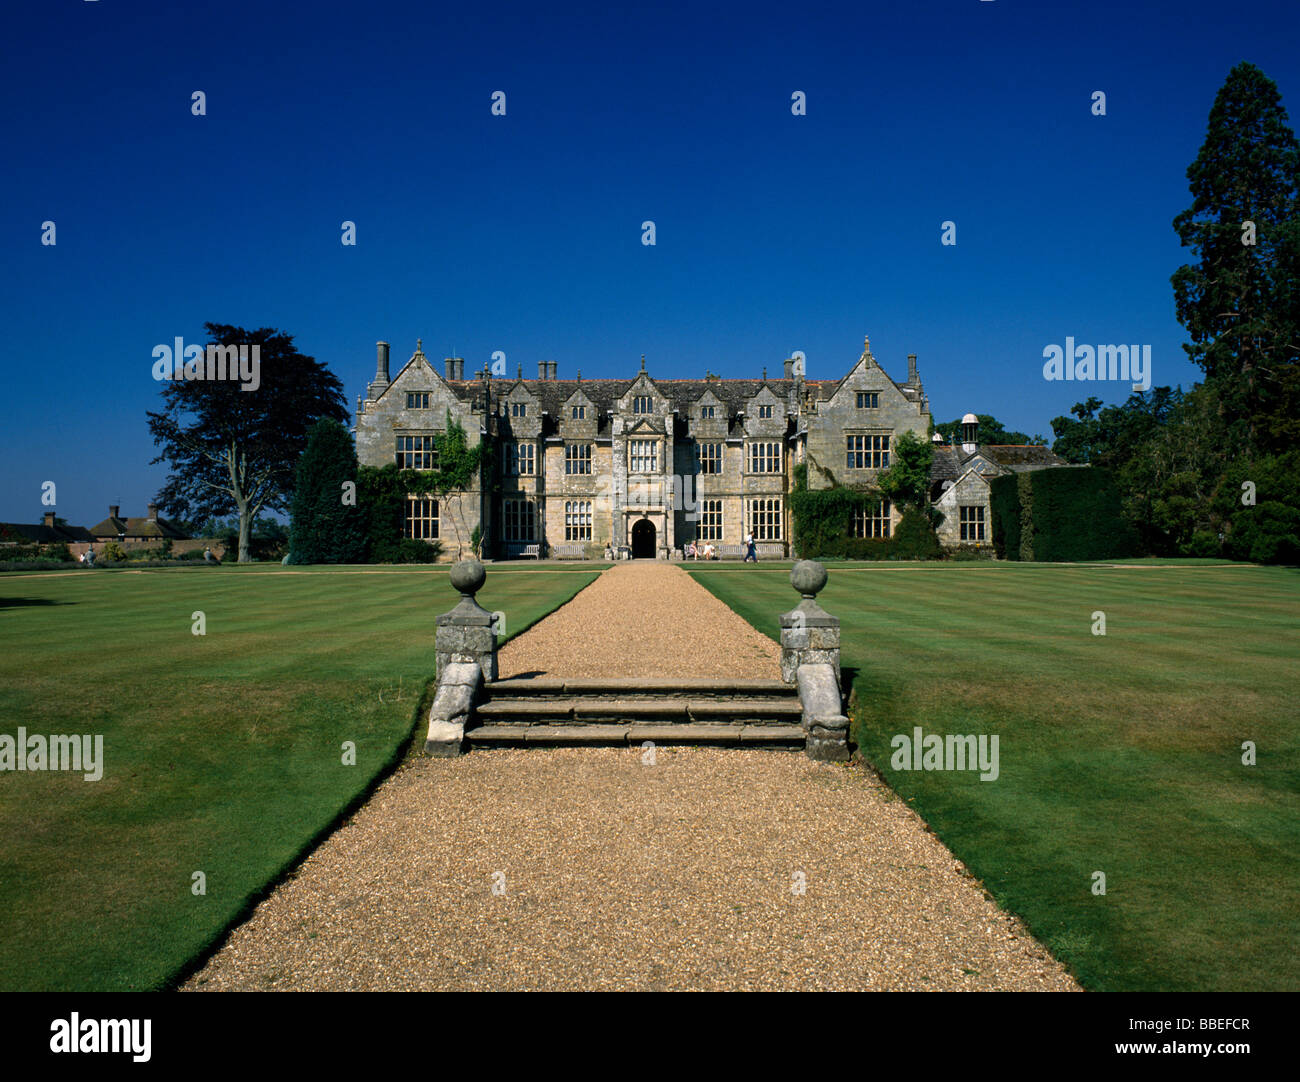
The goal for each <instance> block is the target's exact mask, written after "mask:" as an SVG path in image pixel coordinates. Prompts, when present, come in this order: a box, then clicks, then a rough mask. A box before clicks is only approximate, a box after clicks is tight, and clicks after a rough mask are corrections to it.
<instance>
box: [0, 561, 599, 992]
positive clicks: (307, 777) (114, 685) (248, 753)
mask: <svg viewBox="0 0 1300 1082" xmlns="http://www.w3.org/2000/svg"><path fill="white" fill-rule="evenodd" d="M446 572H447V569H446V567H441V568H433V567H390V568H319V569H318V568H284V569H281V568H279V567H277V566H275V565H269V566H251V567H230V566H224V567H215V568H209V567H195V568H186V569H175V570H173V569H160V570H150V571H135V572H133V571H112V572H109V571H90V570H77V571H71V572H66V573H60V572H53V573H51V572H38V573H33V574H25V573H15V574H9V575H3V576H0V734H4V733H7V734H9V735H10V736H16V735H17V731H18V728H19V726H23V727H25V728H26V729H27V731H28V733H29V734H30V733H43V734H46V735H48V734H72V733H99V734H103V736H104V758H105V762H106V766H105V770H104V777H103V779H102V780H100V781H97V782H87V781H84V780H83V779H82V776H81V775H80V774H75V775H69V774H66V773H53V772H45V773H35V772H28V773H17V772H9V771H5V772H3V773H0V837H3V838H4V845H3V849H0V989H4V990H15V989H65V990H70V989H77V990H83V989H84V990H90V989H94V990H120V989H145V988H156V987H159V986H160V985H163V984H165V983H166V982H167V981H168V980H169V979H171V978H172V977H173V976H174V975H175V973H176V972H177V970H178V969H179V968H180V967H181V966H182V965H184V964H185V963H186V962H187V961H188V960H189V959H191V958H193V957H194V956H195V955H196V954H197V953H198V952H199V951H201V950H202V949H203V948H204V946H205V945H206V944H208V943H210V942H211V941H212V940H213V938H214V937H215V936H218V935H219V934H220V933H221V932H222V930H223V929H224V928H225V927H227V925H228V924H229V923H230V922H231V921H232V920H233V919H234V918H235V917H236V916H237V915H238V914H239V913H240V912H241V910H243V909H244V908H245V906H246V905H248V904H249V903H250V902H251V901H253V900H255V898H256V896H257V894H258V892H259V891H260V890H261V889H262V888H263V887H264V886H265V885H266V884H267V883H268V882H270V881H272V880H273V879H274V878H275V877H276V876H277V875H278V874H279V873H280V872H281V871H282V870H283V869H284V868H285V867H286V866H287V865H289V864H291V863H292V862H293V861H294V860H295V859H296V857H297V856H298V855H299V854H300V853H301V852H302V851H303V850H304V849H305V848H306V847H309V846H310V844H311V842H312V839H313V838H314V837H315V836H317V834H318V833H319V832H320V831H322V830H324V829H326V828H327V827H329V826H330V824H331V823H332V822H333V821H334V820H335V819H336V817H337V816H338V815H339V813H340V812H341V811H342V810H343V809H345V808H346V807H348V806H349V804H350V803H351V802H352V801H353V800H355V799H356V798H357V797H358V796H360V795H361V794H363V793H365V792H366V791H367V789H368V788H369V786H370V785H371V783H372V782H373V781H374V779H375V778H376V776H377V775H379V774H380V773H381V772H382V771H383V770H384V768H385V767H386V766H387V765H388V764H389V763H390V762H392V761H393V760H394V758H395V756H398V755H399V754H400V752H401V750H402V748H403V746H404V745H405V744H406V742H407V740H408V738H409V737H410V735H411V732H412V726H413V724H414V723H415V721H416V707H417V704H418V702H419V700H420V698H421V695H422V694H423V692H424V690H425V686H426V683H427V682H428V681H429V680H430V679H432V677H433V670H434V627H435V625H434V618H435V617H436V616H437V615H438V613H440V612H445V611H446V610H447V609H449V608H451V606H452V605H453V604H454V603H455V601H456V600H457V598H458V595H457V594H456V593H455V591H454V590H452V588H451V586H450V584H449V583H448V581H447V573H446ZM594 577H595V575H594V572H593V571H592V570H590V569H589V567H582V568H573V569H569V570H561V569H558V568H556V569H550V568H541V569H536V570H529V571H527V572H526V573H523V574H518V573H511V571H510V569H509V568H504V567H503V568H500V569H496V568H492V567H490V568H489V570H488V579H487V584H486V586H485V587H484V588H483V590H482V591H481V592H480V594H479V601H480V603H481V604H483V605H484V607H486V608H488V609H492V610H495V609H500V610H502V611H504V612H505V613H506V617H507V626H506V630H507V632H508V633H509V634H510V635H512V636H513V635H515V634H518V633H519V632H520V631H522V630H524V628H526V627H527V626H528V625H529V624H531V623H533V622H535V621H536V620H538V619H540V618H541V617H542V616H544V615H545V614H546V613H547V612H550V611H551V610H552V609H554V608H556V607H557V606H558V605H560V604H563V603H564V602H565V601H567V600H568V599H569V598H570V597H572V596H573V594H575V593H577V591H578V590H580V589H581V588H582V587H583V586H585V585H586V584H587V583H589V582H590V581H591V580H592V579H593V578H594ZM196 611H201V612H202V613H203V614H204V617H205V619H206V634H205V635H204V636H202V637H200V636H196V635H194V634H192V631H191V629H192V626H193V614H194V613H195V612H196ZM345 741H353V742H354V743H355V745H356V765H355V766H344V765H343V763H342V756H343V752H342V745H343V743H344V742H345ZM195 871H202V872H204V873H205V875H206V878H207V893H206V895H204V896H196V895H194V894H193V893H191V882H192V878H191V877H192V875H193V873H194V872H195Z"/></svg>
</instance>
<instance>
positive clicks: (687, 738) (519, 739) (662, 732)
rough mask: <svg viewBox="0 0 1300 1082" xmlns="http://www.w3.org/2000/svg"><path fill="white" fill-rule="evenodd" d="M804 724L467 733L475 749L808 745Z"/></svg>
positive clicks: (523, 725)
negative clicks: (643, 745) (644, 743)
mask: <svg viewBox="0 0 1300 1082" xmlns="http://www.w3.org/2000/svg"><path fill="white" fill-rule="evenodd" d="M804 738H805V734H804V731H803V727H802V726H801V725H745V724H739V723H736V724H729V725H724V724H703V723H694V722H683V723H681V724H669V725H581V724H574V723H570V724H567V725H546V724H529V723H527V722H517V721H516V722H490V723H487V724H484V725H479V726H477V727H476V728H473V729H467V730H466V731H465V739H466V741H467V742H468V743H469V744H470V746H471V747H475V746H478V747H547V746H550V747H563V746H586V747H622V746H627V745H633V746H636V745H639V744H641V743H643V742H644V741H647V740H649V741H652V742H653V743H655V744H657V745H658V744H662V745H674V744H677V745H707V746H715V747H746V746H752V747H769V748H791V749H798V748H802V747H803V746H804Z"/></svg>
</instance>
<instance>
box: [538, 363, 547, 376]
mask: <svg viewBox="0 0 1300 1082" xmlns="http://www.w3.org/2000/svg"><path fill="white" fill-rule="evenodd" d="M537 378H538V379H545V378H546V362H545V361H538V362H537Z"/></svg>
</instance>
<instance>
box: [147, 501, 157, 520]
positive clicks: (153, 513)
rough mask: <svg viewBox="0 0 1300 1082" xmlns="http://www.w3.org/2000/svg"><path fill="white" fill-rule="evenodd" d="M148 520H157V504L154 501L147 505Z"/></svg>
mask: <svg viewBox="0 0 1300 1082" xmlns="http://www.w3.org/2000/svg"><path fill="white" fill-rule="evenodd" d="M149 521H150V522H157V521H158V505H157V504H156V503H151V504H150V505H149Z"/></svg>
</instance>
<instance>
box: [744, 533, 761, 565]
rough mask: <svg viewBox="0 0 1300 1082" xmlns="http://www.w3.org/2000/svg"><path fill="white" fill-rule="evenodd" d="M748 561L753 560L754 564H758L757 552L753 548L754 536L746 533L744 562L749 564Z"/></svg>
mask: <svg viewBox="0 0 1300 1082" xmlns="http://www.w3.org/2000/svg"><path fill="white" fill-rule="evenodd" d="M750 560H753V561H754V563H758V552H757V551H756V550H755V548H754V535H753V534H752V533H747V534H745V559H744V562H745V563H749V561H750Z"/></svg>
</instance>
